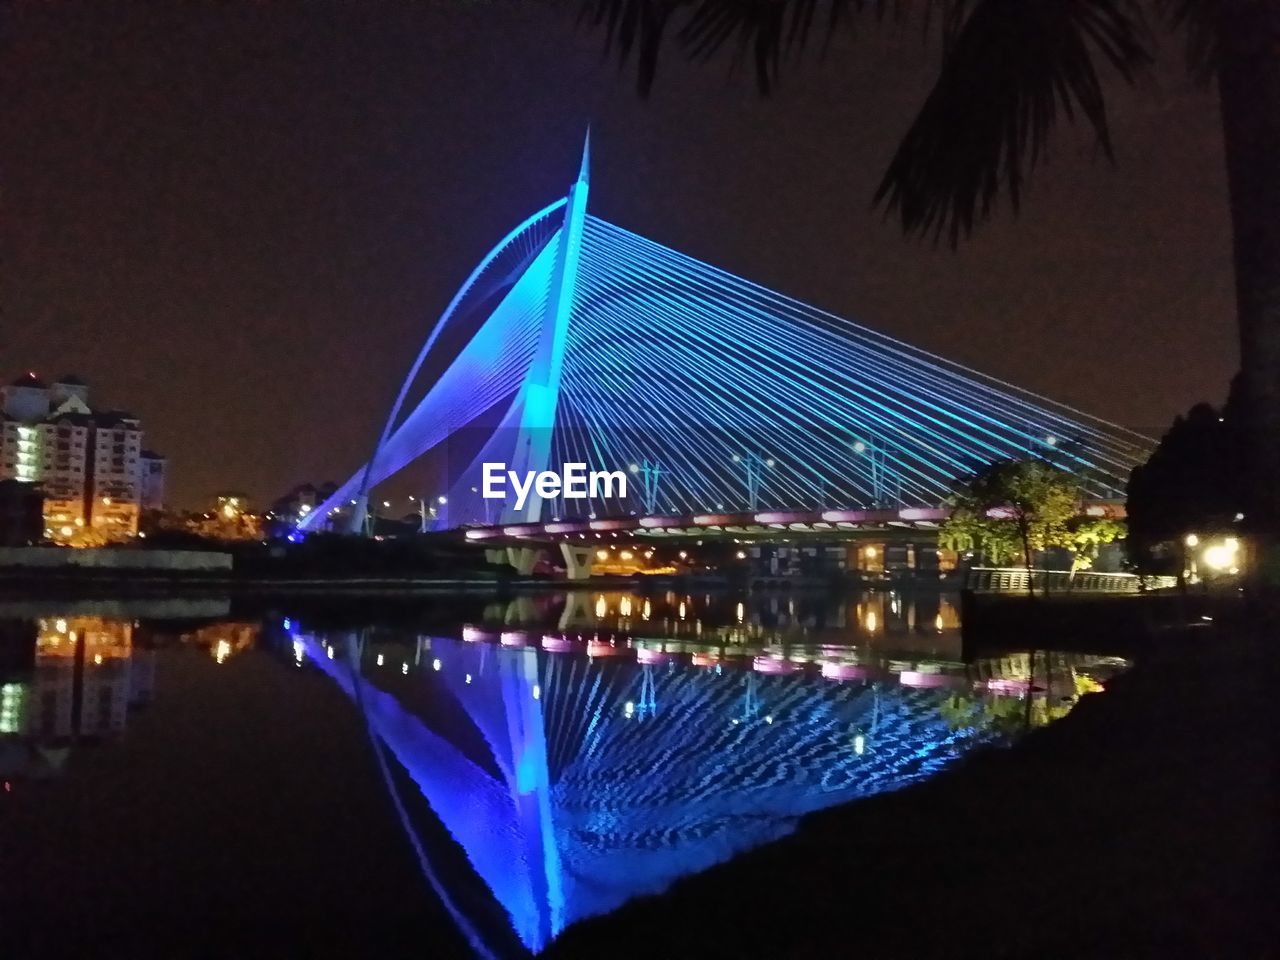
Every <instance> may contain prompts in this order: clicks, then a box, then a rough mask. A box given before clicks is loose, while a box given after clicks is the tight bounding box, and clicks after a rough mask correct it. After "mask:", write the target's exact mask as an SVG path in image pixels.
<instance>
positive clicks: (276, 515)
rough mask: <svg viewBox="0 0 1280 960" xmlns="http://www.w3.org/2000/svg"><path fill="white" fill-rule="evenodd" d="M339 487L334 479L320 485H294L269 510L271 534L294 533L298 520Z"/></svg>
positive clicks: (267, 517)
mask: <svg viewBox="0 0 1280 960" xmlns="http://www.w3.org/2000/svg"><path fill="white" fill-rule="evenodd" d="M337 489H338V485H337V484H336V483H333V482H332V481H330V482H328V483H322V484H320V485H319V486H316V485H315V484H313V483H302V484H299V485H298V486H296V487H294V488H293V489H292V490H290V491H289V492H288V493H286V494H285V495H284V496H283V497H281V498H280V499H278V500H276V501H275V502H274V503H272V504H271V508H270V509H269V510H268V511H267V514H266V520H267V525H268V530H269V531H270V533H271V535H272V536H274V537H283V536H287V535H288V534H290V533H292V532H293V530H294V528H295V527H297V525H298V521H300V520H301V519H303V518H304V517H306V516H307V515H308V514H309V513H311V511H312V510H314V509H316V507H318V506H320V504H322V503H324V502H325V501H326V500H328V499H329V498H330V497H331V496H333V494H334V492H335V491H337Z"/></svg>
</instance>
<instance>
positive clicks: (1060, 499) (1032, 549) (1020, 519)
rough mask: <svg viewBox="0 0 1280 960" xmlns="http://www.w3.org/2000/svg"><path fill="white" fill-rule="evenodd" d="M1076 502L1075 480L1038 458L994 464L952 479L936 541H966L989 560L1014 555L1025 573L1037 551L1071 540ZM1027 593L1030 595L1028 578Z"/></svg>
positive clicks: (1077, 500)
mask: <svg viewBox="0 0 1280 960" xmlns="http://www.w3.org/2000/svg"><path fill="white" fill-rule="evenodd" d="M1079 499H1080V491H1079V487H1078V486H1077V482H1076V479H1075V478H1074V477H1073V476H1072V475H1071V474H1069V473H1067V472H1066V471H1065V470H1062V469H1060V468H1058V467H1055V466H1053V465H1052V464H1050V463H1046V462H1045V461H1043V460H1034V459H1032V460H996V461H994V462H992V463H990V464H988V465H987V466H985V467H983V468H982V469H981V470H979V471H977V472H976V473H974V474H972V475H971V476H968V477H964V478H963V479H961V480H959V481H957V483H956V484H955V492H954V493H953V494H952V496H951V516H950V517H949V518H948V519H947V521H946V522H945V523H944V524H943V525H942V530H941V531H940V533H939V542H941V543H943V544H944V545H948V546H951V545H953V544H956V543H960V542H966V541H967V542H970V543H972V544H973V545H975V546H977V547H978V548H979V549H981V550H982V551H983V552H984V553H985V554H986V555H987V556H989V557H991V556H1008V555H1009V554H1011V553H1020V554H1021V556H1022V559H1023V562H1024V564H1025V565H1026V568H1027V570H1028V571H1031V570H1032V569H1034V566H1035V555H1036V554H1037V553H1039V552H1040V551H1041V550H1045V549H1048V548H1049V547H1057V546H1067V545H1069V544H1070V543H1071V542H1072V541H1071V538H1070V527H1069V525H1070V522H1071V520H1072V518H1074V517H1075V515H1076V513H1077V504H1078V502H1079ZM951 548H952V549H955V547H954V546H952V547H951ZM997 562H999V561H997ZM1027 590H1028V592H1029V593H1030V594H1031V595H1032V596H1035V586H1034V582H1033V578H1032V577H1030V576H1028V577H1027Z"/></svg>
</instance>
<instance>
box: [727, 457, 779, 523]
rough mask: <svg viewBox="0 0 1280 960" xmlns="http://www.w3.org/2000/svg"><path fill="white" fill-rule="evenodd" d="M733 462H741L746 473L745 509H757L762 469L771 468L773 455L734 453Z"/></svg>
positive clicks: (762, 479)
mask: <svg viewBox="0 0 1280 960" xmlns="http://www.w3.org/2000/svg"><path fill="white" fill-rule="evenodd" d="M733 462H734V463H740V464H742V465H743V467H744V468H745V470H746V473H747V509H749V510H757V509H759V507H760V486H761V484H762V483H763V481H764V471H765V470H766V469H772V468H773V466H774V465H775V463H776V461H775V460H774V459H773V457H765V456H764V454H761V453H744V454H737V453H735V454H734V455H733Z"/></svg>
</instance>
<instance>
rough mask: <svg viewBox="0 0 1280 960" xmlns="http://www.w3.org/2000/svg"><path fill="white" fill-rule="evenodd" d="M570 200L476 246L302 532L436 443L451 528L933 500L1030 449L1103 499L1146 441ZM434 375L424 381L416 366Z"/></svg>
mask: <svg viewBox="0 0 1280 960" xmlns="http://www.w3.org/2000/svg"><path fill="white" fill-rule="evenodd" d="M589 180H590V178H589V145H588V147H587V148H584V151H583V157H582V166H581V169H580V172H579V174H578V178H577V180H576V182H575V183H574V184H573V185H572V186H571V187H570V189H569V192H568V195H567V196H565V197H563V198H562V199H559V200H556V201H555V202H554V203H552V204H550V205H548V206H546V207H544V208H543V209H541V210H539V211H537V212H536V213H534V214H533V215H532V216H530V217H529V218H528V219H526V220H525V221H524V222H522V223H521V224H519V225H518V226H517V227H516V228H515V229H514V230H512V231H511V233H509V234H508V235H507V236H506V237H504V238H503V239H502V240H501V241H500V242H499V243H498V244H497V246H495V247H494V248H493V250H491V251H490V252H489V253H488V255H486V256H485V257H484V259H483V260H481V261H480V263H479V265H478V266H477V267H476V268H475V270H474V271H473V272H472V274H471V275H470V276H469V277H468V278H467V279H466V282H465V283H463V284H462V287H461V289H459V291H458V292H457V294H456V295H455V296H454V298H453V300H452V301H451V302H450V303H449V305H448V307H447V308H446V309H445V311H444V313H443V314H442V316H441V317H440V319H439V321H438V322H437V323H436V325H435V327H434V328H433V329H432V330H431V332H430V334H429V336H428V337H427V339H426V342H425V343H424V344H423V346H422V348H421V350H420V351H419V353H418V355H417V357H416V359H415V360H414V362H413V364H412V367H411V369H410V370H409V373H408V376H407V377H406V378H405V381H404V383H403V385H402V386H401V388H400V391H399V394H398V396H397V397H396V399H395V402H394V404H393V406H392V409H391V411H390V413H389V415H388V417H387V420H386V424H385V427H384V429H383V430H382V432H381V433H380V435H379V436H378V438H377V442H376V443H375V444H373V445H372V446H373V453H372V456H371V458H370V460H369V462H368V463H366V464H364V465H363V466H360V467H359V468H358V469H356V470H355V472H354V473H353V474H352V475H351V477H350V479H348V480H347V481H346V482H345V483H344V484H342V486H341V487H340V488H339V489H338V491H337V492H336V493H335V494H334V495H333V497H331V498H330V499H329V500H328V501H327V502H325V503H324V504H323V505H321V506H320V507H319V508H317V509H316V510H314V511H312V512H311V513H310V514H309V515H308V516H307V517H306V518H305V519H304V520H303V522H302V524H301V528H302V529H304V530H306V529H319V528H322V527H325V526H328V527H331V528H338V527H341V528H343V529H356V530H358V529H361V528H362V527H363V526H364V524H365V518H366V515H367V505H368V502H369V496H370V492H371V491H372V490H373V489H374V488H375V487H376V486H377V485H378V484H380V483H382V482H383V481H385V480H387V479H388V478H390V477H392V476H393V475H395V474H397V473H398V472H399V471H402V470H404V469H405V468H406V467H408V466H410V465H411V464H413V463H414V462H415V461H417V460H418V459H419V458H421V457H423V456H424V455H425V454H428V453H429V452H432V451H434V453H433V457H435V456H440V455H441V453H442V452H444V453H445V454H446V459H447V461H448V468H447V472H448V482H447V489H448V494H447V506H446V507H445V508H444V509H443V510H442V512H441V517H440V525H441V526H446V527H462V526H468V527H470V526H488V527H494V526H499V525H503V524H510V525H519V524H524V525H530V524H546V523H554V522H559V521H564V522H570V521H574V520H592V519H606V518H610V517H614V518H619V517H632V516H680V517H697V516H705V515H724V514H737V513H741V512H743V511H748V512H751V513H753V514H754V513H757V512H761V511H769V512H779V513H785V512H788V511H791V512H796V511H800V512H804V511H809V512H814V513H816V514H818V515H820V514H822V513H825V512H840V511H859V510H878V509H886V508H891V509H910V508H937V507H938V505H939V504H940V503H942V502H943V500H944V499H945V497H946V496H947V493H948V491H949V488H950V485H951V483H952V482H953V480H954V479H955V478H956V477H958V476H961V475H963V474H966V473H969V472H972V471H973V470H974V469H976V468H978V467H980V466H982V465H984V464H986V463H989V462H990V461H992V460H994V459H998V458H1022V457H1026V456H1028V455H1034V456H1039V457H1042V458H1044V459H1047V460H1049V461H1050V462H1053V463H1055V464H1057V465H1059V466H1061V467H1064V468H1066V469H1068V470H1070V471H1072V472H1074V473H1075V474H1077V475H1078V476H1079V477H1080V479H1081V481H1082V485H1083V488H1084V489H1085V490H1086V492H1087V494H1088V495H1089V496H1091V497H1097V498H1098V499H1100V500H1108V499H1115V498H1118V497H1120V496H1122V493H1123V489H1124V486H1125V482H1126V480H1127V478H1128V475H1129V471H1130V470H1131V469H1132V467H1133V466H1134V465H1135V464H1137V463H1139V462H1142V461H1143V460H1145V458H1146V456H1147V454H1148V452H1149V451H1150V449H1151V441H1150V440H1149V439H1148V438H1146V437H1144V436H1142V435H1140V434H1138V433H1135V432H1133V431H1131V430H1128V429H1125V428H1123V427H1120V426H1118V425H1116V424H1113V423H1109V422H1106V421H1104V420H1100V419H1098V418H1096V417H1092V416H1089V415H1087V414H1085V413H1082V412H1080V411H1078V410H1074V409H1072V408H1069V407H1066V406H1063V405H1062V404H1058V403H1054V402H1052V401H1050V400H1046V399H1045V398H1043V397H1039V396H1035V395H1033V394H1031V393H1028V392H1027V391H1024V390H1021V389H1019V388H1017V387H1015V386H1013V385H1011V384H1008V383H1005V382H1002V381H999V380H996V379H993V378H991V377H988V376H984V375H983V374H980V373H978V372H976V371H974V370H970V369H968V368H966V367H963V366H960V365H958V364H955V363H952V362H950V361H948V360H944V359H943V358H941V357H938V356H936V355H934V354H930V353H927V352H925V351H924V350H920V349H917V348H915V347H912V346H909V345H908V344H905V343H902V342H901V341H898V340H894V339H892V338H891V337H887V336H885V335H883V334H881V333H877V332H875V331H874V330H870V329H868V328H867V327H863V326H860V325H858V324H856V323H852V322H850V321H848V320H845V319H842V318H840V317H837V316H833V315H832V314H830V313H827V312H825V311H823V310H819V309H817V308H815V307H811V306H808V305H807V304H804V303H801V302H799V301H797V300H793V299H791V298H789V297H786V296H784V295H782V294H779V293H775V292H774V291H772V290H768V289H765V288H764V287H761V286H758V285H757V284H754V283H751V282H749V281H747V280H743V279H741V278H739V277H735V276H733V275H732V274H729V273H726V272H725V271H723V270H718V269H716V268H715V267H712V266H708V265H707V264H705V263H701V262H699V261H697V260H694V259H692V258H690V257H687V256H684V255H683V254H681V253H678V252H676V251H675V250H672V249H670V248H668V247H664V246H662V245H661V244H658V243H655V242H653V241H652V240H648V239H646V238H644V237H641V236H637V235H636V234H634V233H631V232H630V231H628V230H625V229H623V228H621V227H617V226H614V225H613V224H611V223H608V222H607V221H605V220H601V219H600V218H598V217H595V216H593V215H591V214H589V213H588V212H587V196H588V191H589ZM420 380H421V381H429V383H430V385H429V387H426V388H425V390H424V389H423V388H418V387H417V384H418V383H419V381H420ZM485 462H495V463H504V464H507V465H508V468H509V469H511V470H515V471H517V472H518V473H519V474H521V475H523V474H524V473H525V471H530V470H533V471H540V470H545V469H547V468H549V467H550V468H552V469H556V470H558V469H559V468H560V466H561V465H562V464H565V463H585V464H587V465H588V466H589V468H590V469H593V470H597V469H598V470H610V471H613V470H623V471H628V472H629V476H630V481H631V482H630V483H629V489H628V491H627V496H626V498H625V499H624V498H621V497H618V496H617V495H616V492H615V494H613V495H605V494H604V493H603V491H601V495H600V496H598V497H596V498H587V499H580V500H566V499H559V498H557V499H543V498H541V497H539V496H537V494H536V493H534V494H532V495H530V496H529V498H528V500H527V502H526V503H524V504H523V506H522V507H520V508H517V507H516V505H515V504H514V502H513V499H514V498H510V497H509V498H508V499H507V500H506V501H505V502H500V501H494V500H485V499H483V498H482V496H481V490H482V477H481V472H482V471H481V465H482V464H483V463H485Z"/></svg>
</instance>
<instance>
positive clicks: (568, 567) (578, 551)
mask: <svg viewBox="0 0 1280 960" xmlns="http://www.w3.org/2000/svg"><path fill="white" fill-rule="evenodd" d="M560 553H561V555H562V556H563V557H564V573H565V577H566V578H567V579H569V580H586V579H587V578H588V577H590V576H591V557H592V554H594V553H595V547H592V546H585V547H580V546H578V545H577V544H572V543H569V542H567V541H561V543H560Z"/></svg>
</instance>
